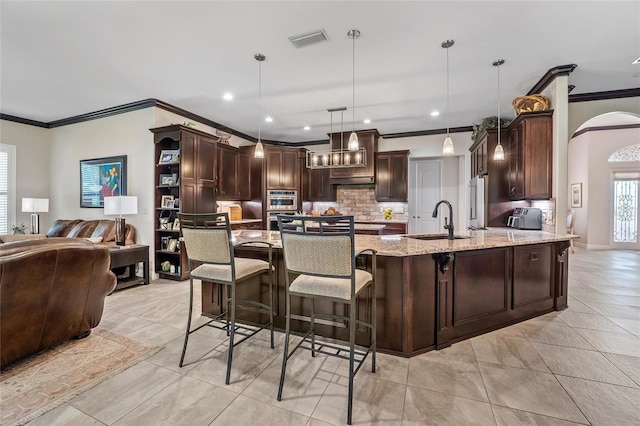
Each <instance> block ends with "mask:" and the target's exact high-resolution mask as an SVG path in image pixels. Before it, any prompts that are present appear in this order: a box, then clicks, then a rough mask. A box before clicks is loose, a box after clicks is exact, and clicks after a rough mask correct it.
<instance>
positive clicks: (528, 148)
mask: <svg viewBox="0 0 640 426" xmlns="http://www.w3.org/2000/svg"><path fill="white" fill-rule="evenodd" d="M552 117H553V111H544V112H534V113H522V114H520V115H518V116H517V117H516V119H515V120H513V122H512V123H511V124H510V125H509V127H508V130H509V147H508V152H506V153H505V155H506V156H508V157H509V173H508V176H509V179H508V180H509V198H510V199H511V200H548V199H549V198H551V194H552V178H553V176H552V158H553V157H552V147H553V135H552V126H553V121H552ZM505 150H506V147H505Z"/></svg>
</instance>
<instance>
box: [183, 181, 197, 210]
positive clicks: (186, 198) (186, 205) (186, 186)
mask: <svg viewBox="0 0 640 426" xmlns="http://www.w3.org/2000/svg"><path fill="white" fill-rule="evenodd" d="M196 198H197V194H196V183H195V182H194V181H191V180H183V181H182V182H181V183H180V211H181V212H182V213H197V212H198V210H197V209H196Z"/></svg>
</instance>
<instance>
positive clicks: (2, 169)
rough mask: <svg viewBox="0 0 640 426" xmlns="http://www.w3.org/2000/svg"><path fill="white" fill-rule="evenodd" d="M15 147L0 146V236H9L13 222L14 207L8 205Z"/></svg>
mask: <svg viewBox="0 0 640 426" xmlns="http://www.w3.org/2000/svg"><path fill="white" fill-rule="evenodd" d="M14 152H15V147H14V146H12V145H0V234H9V229H10V227H11V223H12V221H13V220H14V217H13V216H14V210H15V206H12V205H11V203H10V200H11V199H12V197H11V195H12V194H11V192H10V191H12V186H13V185H14V183H13V182H12V181H11V180H12V179H11V176H12V171H13V170H12V169H13V168H14V167H15V166H14V162H15V155H14Z"/></svg>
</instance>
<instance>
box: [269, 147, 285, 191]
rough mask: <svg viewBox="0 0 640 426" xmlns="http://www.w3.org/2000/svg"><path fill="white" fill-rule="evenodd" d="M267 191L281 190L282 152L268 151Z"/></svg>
mask: <svg viewBox="0 0 640 426" xmlns="http://www.w3.org/2000/svg"><path fill="white" fill-rule="evenodd" d="M266 157H267V158H266V160H267V189H280V173H281V172H282V152H281V151H279V150H270V149H268V150H267V153H266Z"/></svg>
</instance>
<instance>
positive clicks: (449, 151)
mask: <svg viewBox="0 0 640 426" xmlns="http://www.w3.org/2000/svg"><path fill="white" fill-rule="evenodd" d="M453 44H454V41H453V40H445V41H443V42H442V44H441V46H442V47H443V48H444V49H447V137H446V138H445V139H444V144H443V145H442V155H453V140H451V136H449V48H450V47H451V46H453Z"/></svg>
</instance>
